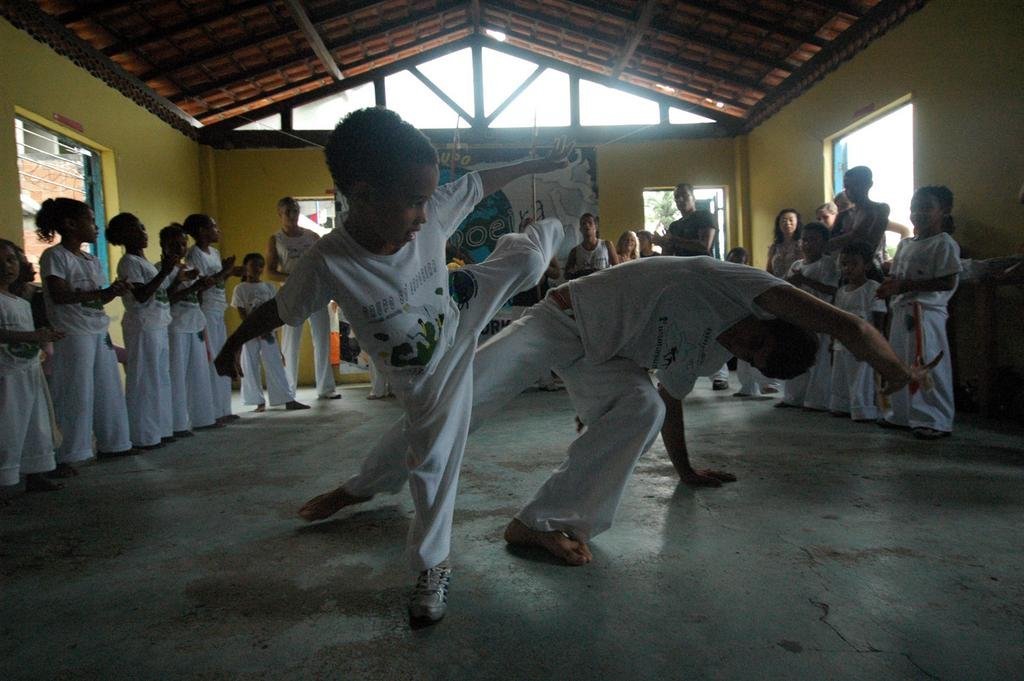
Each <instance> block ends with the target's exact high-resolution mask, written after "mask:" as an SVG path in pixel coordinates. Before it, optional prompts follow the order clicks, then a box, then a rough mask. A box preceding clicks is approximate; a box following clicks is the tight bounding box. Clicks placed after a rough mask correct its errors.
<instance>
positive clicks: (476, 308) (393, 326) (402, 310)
mask: <svg viewBox="0 0 1024 681" xmlns="http://www.w3.org/2000/svg"><path fill="white" fill-rule="evenodd" d="M572 151H573V145H567V146H563V145H562V144H561V143H556V145H555V148H554V150H553V151H552V152H551V154H550V155H549V156H548V157H547V158H545V159H536V160H530V161H523V162H520V163H517V164H513V165H510V166H504V167H500V168H489V169H487V170H482V171H479V172H472V173H469V174H467V175H464V176H463V177H461V178H459V179H458V180H456V181H454V182H451V183H449V184H446V185H444V186H441V187H438V186H437V180H438V167H437V152H436V151H435V150H434V147H433V146H432V145H431V143H430V140H429V139H427V138H426V136H424V135H423V134H422V133H421V132H419V131H418V130H416V128H414V127H412V126H411V125H409V124H408V123H406V122H404V121H402V120H401V118H400V117H399V116H398V115H397V114H395V113H394V112H392V111H388V110H387V109H383V108H369V109H362V110H360V111H356V112H353V113H351V114H349V115H348V116H347V117H346V118H345V119H344V120H343V121H342V122H341V123H339V124H338V127H337V128H335V130H334V132H333V133H332V135H331V139H330V141H329V143H328V145H327V149H326V156H327V163H328V166H329V168H330V171H331V175H332V177H333V178H334V182H335V185H336V187H337V188H338V190H339V191H340V192H341V193H342V194H344V195H345V197H346V198H347V199H348V203H349V214H348V216H347V218H346V220H345V223H344V225H342V226H339V227H337V228H335V230H334V231H333V232H331V233H330V234H328V235H327V236H325V237H323V238H322V239H320V240H319V241H318V242H317V243H316V245H314V246H313V247H312V248H311V249H310V250H309V251H308V252H307V253H306V255H305V257H303V258H302V259H301V260H300V261H299V262H298V264H297V265H296V268H295V270H294V271H293V272H292V273H291V274H290V275H289V276H288V281H287V282H285V284H284V286H283V287H282V288H281V290H280V291H279V292H278V295H277V298H276V302H274V303H266V304H264V305H262V306H260V307H259V308H257V309H256V310H254V311H253V313H252V314H251V315H249V316H248V317H247V318H246V320H245V322H243V324H242V326H240V327H239V329H238V330H237V331H236V332H235V333H234V334H233V335H232V336H231V337H230V338H229V339H228V341H227V344H226V345H225V347H224V350H223V351H222V352H221V354H220V355H219V356H218V357H217V366H218V369H219V370H220V371H221V373H223V374H226V375H232V374H235V373H237V368H236V359H235V358H236V354H237V353H238V352H239V351H240V350H241V347H242V344H243V343H244V342H245V341H247V340H249V339H251V338H255V337H257V336H259V335H262V334H263V333H266V332H267V331H269V330H271V329H274V328H276V327H277V326H280V325H281V324H282V323H288V324H298V323H300V322H301V321H303V320H304V319H306V317H308V316H309V314H310V313H311V312H313V311H314V310H316V309H319V308H320V307H323V306H326V305H327V303H328V301H330V300H332V299H333V300H336V301H337V302H338V304H339V305H340V307H341V309H342V312H343V313H344V315H345V318H346V319H347V320H348V321H349V323H350V324H352V326H353V327H354V330H355V333H356V335H357V337H358V338H359V339H360V343H361V344H362V345H363V347H364V348H365V349H366V350H367V352H368V353H370V354H371V355H372V356H373V359H374V361H376V363H377V367H378V368H379V369H381V370H382V371H386V372H387V373H388V374H389V376H390V378H391V385H392V389H393V390H394V392H395V395H396V396H397V397H398V399H399V401H400V402H401V404H402V406H403V408H404V410H405V416H404V417H403V419H402V422H401V423H400V424H399V425H398V427H400V428H403V429H404V432H405V434H406V435H407V436H408V439H409V441H410V443H411V449H412V451H411V454H410V455H409V456H406V453H405V452H404V451H399V452H390V451H384V452H382V451H381V449H380V448H375V449H374V454H373V455H372V456H371V457H370V458H368V459H367V460H366V461H364V463H363V466H362V470H361V472H360V473H359V474H358V475H356V476H355V477H353V478H351V479H350V480H348V481H347V482H345V483H344V484H343V485H342V486H341V487H339V488H338V489H336V490H334V491H333V492H330V493H328V494H325V495H321V496H319V497H317V498H316V499H314V500H312V501H311V502H310V503H308V504H307V505H306V506H305V507H303V510H302V511H301V512H300V514H301V515H302V516H303V517H304V518H306V519H308V520H315V519H318V518H323V517H327V516H329V515H331V514H332V513H334V512H335V511H337V510H338V509H340V508H342V507H344V506H347V505H350V504H354V503H359V502H362V501H366V500H368V499H369V498H370V497H372V496H373V495H375V494H377V493H382V492H396V491H398V490H400V489H401V488H402V487H403V486H404V485H405V483H406V481H408V483H409V489H410V492H411V494H412V498H413V502H414V505H415V516H414V518H413V523H412V530H411V532H410V533H409V558H410V561H411V563H412V566H413V568H414V569H415V570H416V571H418V572H419V580H418V581H417V585H416V588H415V589H414V590H413V594H412V599H411V600H410V603H409V614H410V617H411V618H412V619H413V620H429V621H437V620H439V619H440V618H441V617H443V615H444V612H445V609H446V607H447V597H448V583H449V580H450V574H451V568H450V566H449V564H448V553H449V546H450V541H451V523H452V512H453V509H454V503H455V494H456V489H457V485H458V477H459V468H460V466H461V461H462V454H463V450H464V448H465V441H466V435H467V430H468V428H469V420H470V412H471V407H472V401H473V352H474V350H475V349H476V339H477V337H478V335H479V333H480V330H481V329H482V328H483V326H484V325H485V324H487V323H488V322H489V321H490V319H491V317H493V315H494V313H495V312H496V311H497V309H498V308H499V307H501V305H503V304H504V303H505V301H506V300H508V299H509V298H510V297H511V296H512V295H514V294H515V293H517V292H518V291H520V290H522V289H525V288H527V287H530V286H533V285H534V284H536V282H537V281H538V280H539V279H540V276H541V274H543V272H544V270H545V269H546V268H547V266H548V263H549V262H550V261H551V257H552V255H553V254H554V251H555V249H556V248H557V247H558V245H559V243H560V242H561V240H562V238H563V236H564V232H563V229H562V226H561V224H560V223H558V221H557V220H542V221H541V222H539V223H538V224H536V225H531V227H530V228H528V229H527V231H526V232H525V233H523V234H507V235H505V236H503V237H502V238H501V239H499V241H498V244H497V245H496V247H495V249H494V252H493V253H492V254H491V256H490V257H489V258H488V259H487V260H485V261H484V262H483V263H480V264H476V265H470V266H467V267H465V268H463V269H460V270H457V271H455V272H452V273H451V275H450V276H449V273H448V269H447V267H446V266H445V242H446V241H447V239H448V237H449V236H451V234H452V233H453V232H454V231H455V229H456V228H457V227H458V225H459V224H460V223H461V222H462V220H463V219H464V218H465V217H466V216H467V215H468V214H469V213H470V212H471V211H472V209H473V207H474V206H475V205H476V204H477V203H478V202H479V201H480V200H481V199H483V198H484V197H485V196H487V195H488V194H490V193H492V192H494V191H496V190H498V189H499V188H501V187H502V186H503V185H505V184H506V183H508V182H510V181H512V180H514V179H516V178H518V177H521V176H523V175H527V174H530V173H546V172H549V171H552V170H557V169H559V168H564V167H566V166H567V165H568V160H567V159H568V158H569V156H570V154H571V153H572Z"/></svg>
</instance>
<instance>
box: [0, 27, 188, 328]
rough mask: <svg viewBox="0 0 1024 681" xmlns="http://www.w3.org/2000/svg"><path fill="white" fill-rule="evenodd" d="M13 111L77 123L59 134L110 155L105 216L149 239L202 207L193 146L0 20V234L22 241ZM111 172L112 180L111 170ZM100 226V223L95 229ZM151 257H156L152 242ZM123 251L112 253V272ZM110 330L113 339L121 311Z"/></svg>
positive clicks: (106, 169)
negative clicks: (136, 221) (135, 224)
mask: <svg viewBox="0 0 1024 681" xmlns="http://www.w3.org/2000/svg"><path fill="white" fill-rule="evenodd" d="M15 107H19V108H20V109H22V110H24V111H26V112H29V113H30V114H34V115H35V116H34V117H35V118H37V119H38V120H40V121H52V120H53V114H54V113H60V114H62V115H64V116H66V117H68V118H71V119H73V120H76V121H78V122H79V123H81V124H82V125H83V126H84V132H82V133H80V134H76V133H75V131H71V130H65V129H61V128H60V126H56V125H51V126H50V127H53V128H57V129H59V130H60V131H61V132H65V133H67V134H69V135H70V136H72V137H76V138H80V139H82V138H84V139H83V141H88V142H92V143H93V144H96V145H99V146H100V147H102V148H104V149H107V150H109V153H104V157H105V158H104V173H105V176H104V189H105V201H106V206H107V213H108V217H111V216H113V215H114V214H115V213H116V212H118V211H129V212H133V213H136V214H137V215H139V217H140V218H141V219H142V221H143V222H144V223H146V224H147V225H148V226H149V230H150V232H151V234H155V232H156V230H158V229H159V228H160V227H161V226H163V225H165V224H167V223H168V222H170V221H172V220H174V221H181V220H182V219H183V218H184V217H185V215H187V214H188V213H190V212H193V211H196V210H198V209H199V207H200V205H201V189H200V182H199V145H198V144H197V143H196V142H194V141H192V140H190V139H188V138H187V137H185V136H184V135H182V134H181V133H180V132H178V131H177V130H174V129H173V128H171V127H170V126H168V125H167V124H166V123H164V122H163V121H161V120H160V119H159V118H157V117H156V116H154V115H152V114H150V113H149V112H148V111H146V110H145V109H142V108H140V107H139V106H137V105H136V104H135V103H134V102H132V101H131V100H129V99H128V98H126V97H125V96H124V95H122V94H121V93H119V92H117V91H116V90H114V89H112V88H110V87H108V86H107V85H106V84H104V83H103V82H102V81H100V80H98V79H96V78H94V77H93V76H91V75H90V74H89V73H87V72H86V71H84V70H82V69H80V68H79V67H77V66H75V65H74V64H72V63H71V62H70V61H68V60H67V59H65V58H64V57H62V56H60V55H58V54H57V53H56V52H53V51H52V50H51V49H50V48H48V47H46V46H45V45H43V44H41V43H38V42H36V41H35V40H33V39H32V38H31V37H30V36H29V35H28V34H27V33H23V32H21V31H19V30H18V29H16V28H14V27H13V26H11V25H10V24H9V23H7V22H6V21H3V20H0V236H2V237H4V238H7V239H11V240H12V241H15V242H17V243H21V241H22V233H21V201H20V197H19V183H18V167H17V149H16V147H15V143H14V115H15ZM110 168H113V169H114V170H115V173H114V174H113V176H109V175H111V173H110V172H109V169H110ZM100 227H101V228H102V225H100ZM151 241H152V242H153V243H152V245H151V246H150V249H149V250H150V251H151V253H152V256H153V257H154V259H155V258H156V257H157V255H158V253H159V245H158V244H156V243H155V242H156V239H155V238H153V239H151ZM120 251H121V249H120V248H116V249H112V252H111V259H110V262H111V264H112V265H113V266H116V263H117V261H118V259H119V258H120V255H121V253H120ZM107 311H108V312H109V313H110V314H111V317H113V318H114V322H115V323H113V324H111V332H112V333H113V334H114V335H115V336H117V337H119V335H120V331H121V328H120V327H121V325H120V323H119V321H120V312H121V310H120V307H119V306H118V305H117V304H111V305H109V306H108V307H107Z"/></svg>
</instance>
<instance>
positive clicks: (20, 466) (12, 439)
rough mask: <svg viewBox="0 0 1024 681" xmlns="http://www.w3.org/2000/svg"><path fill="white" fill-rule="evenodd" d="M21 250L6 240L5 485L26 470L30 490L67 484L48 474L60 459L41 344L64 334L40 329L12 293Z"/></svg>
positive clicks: (1, 470) (0, 290) (1, 420)
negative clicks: (56, 457) (56, 453)
mask: <svg viewBox="0 0 1024 681" xmlns="http://www.w3.org/2000/svg"><path fill="white" fill-rule="evenodd" d="M19 250H20V249H18V247H17V246H15V245H14V244H13V243H12V242H10V241H7V240H6V239H0V405H3V408H2V409H0V433H2V434H3V435H2V437H0V486H4V487H8V486H11V485H16V484H18V481H19V479H20V476H21V475H24V476H25V488H26V489H27V490H28V491H30V492H46V491H52V490H57V489H60V488H61V485H59V484H57V483H54V482H53V481H51V480H48V479H47V478H46V477H45V476H44V475H43V473H45V472H47V471H52V470H53V469H54V467H55V462H54V458H53V430H52V428H51V427H50V405H49V396H48V392H47V389H46V379H44V378H43V370H42V367H41V366H40V364H39V352H40V350H39V346H40V344H41V343H49V342H52V341H55V340H60V339H61V338H63V336H64V334H63V333H61V332H60V331H55V330H53V329H48V328H41V329H36V328H35V327H34V326H33V324H32V308H31V306H30V305H29V303H28V302H27V301H26V300H24V299H23V298H21V297H20V296H18V295H16V294H14V293H12V292H11V285H12V284H14V283H15V282H17V281H18V279H19V277H20V276H21V272H22V264H21V254H20V253H19Z"/></svg>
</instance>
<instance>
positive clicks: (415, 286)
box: [277, 172, 483, 375]
mask: <svg viewBox="0 0 1024 681" xmlns="http://www.w3.org/2000/svg"><path fill="white" fill-rule="evenodd" d="M482 198H483V185H482V184H481V183H480V176H479V175H478V174H477V173H475V172H474V173H468V174H466V175H464V176H462V177H461V178H459V179H458V180H456V181H455V182H451V183H449V184H445V185H442V186H440V187H438V188H437V191H435V192H434V195H433V196H431V197H430V201H429V202H428V204H427V207H426V212H427V221H426V223H425V224H424V225H423V226H422V227H421V229H420V232H419V234H417V235H416V239H415V240H414V241H413V242H412V243H407V244H405V245H404V246H403V247H402V248H401V249H400V250H399V251H398V252H397V253H394V254H392V255H377V254H374V253H370V252H369V251H367V250H366V249H365V248H363V247H362V246H360V245H359V244H358V243H356V241H355V240H354V239H353V238H352V237H351V236H350V235H349V233H348V232H347V231H346V230H345V228H344V226H339V227H337V228H335V229H334V231H332V232H331V233H330V234H328V235H327V236H325V237H323V238H322V239H320V240H319V241H318V242H317V243H316V245H314V246H313V248H311V249H310V250H309V251H308V252H307V254H306V256H305V257H304V258H302V259H301V260H299V262H298V264H297V266H296V268H295V271H294V272H292V273H291V275H289V277H288V280H287V281H286V282H285V283H284V285H283V286H282V287H281V290H280V291H278V293H277V310H278V314H279V315H280V317H281V320H282V321H284V323H285V324H291V325H298V324H301V323H302V322H303V321H305V319H306V318H307V317H308V316H309V315H310V314H311V313H312V312H313V311H315V310H319V309H322V308H324V307H326V306H327V303H328V302H330V301H331V300H336V301H337V302H338V304H339V305H340V306H341V310H342V312H343V313H344V315H345V319H347V320H348V321H349V322H350V323H351V324H352V326H353V328H354V330H355V332H356V335H357V336H358V337H359V340H360V344H361V345H362V346H363V347H364V348H365V349H366V351H367V353H368V354H369V355H370V356H371V357H373V358H374V360H375V361H377V363H378V367H379V368H380V369H381V370H383V371H385V372H388V373H392V374H394V373H396V372H402V373H405V374H406V375H416V374H420V373H424V372H426V373H430V372H432V371H433V370H434V367H435V366H436V365H437V362H438V361H439V360H440V357H441V356H442V355H443V354H444V351H445V350H446V349H447V348H448V347H449V346H450V345H451V344H452V342H453V340H454V335H455V329H456V328H457V326H458V323H459V308H458V306H457V305H456V303H455V302H454V301H453V300H452V298H451V296H449V294H448V268H447V267H446V265H445V252H444V247H445V242H446V241H447V240H448V237H449V236H450V235H451V234H452V232H454V231H455V229H456V227H458V226H459V223H461V222H462V220H463V219H464V218H465V217H466V215H468V214H469V212H470V211H472V210H473V206H475V205H476V204H477V203H478V202H479V201H480V200H481V199H482ZM461 293H462V294H464V295H469V296H471V295H473V294H474V293H475V292H474V291H464V292H461Z"/></svg>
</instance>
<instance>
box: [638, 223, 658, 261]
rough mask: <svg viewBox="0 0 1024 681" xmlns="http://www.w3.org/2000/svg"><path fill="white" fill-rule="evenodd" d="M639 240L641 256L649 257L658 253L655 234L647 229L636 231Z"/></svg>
mask: <svg viewBox="0 0 1024 681" xmlns="http://www.w3.org/2000/svg"><path fill="white" fill-rule="evenodd" d="M636 238H637V241H638V242H639V243H640V257H641V258H649V257H651V256H652V255H658V252H657V251H655V250H654V235H653V234H651V233H650V232H648V231H647V230H646V229H641V230H640V231H639V232H637V233H636Z"/></svg>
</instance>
